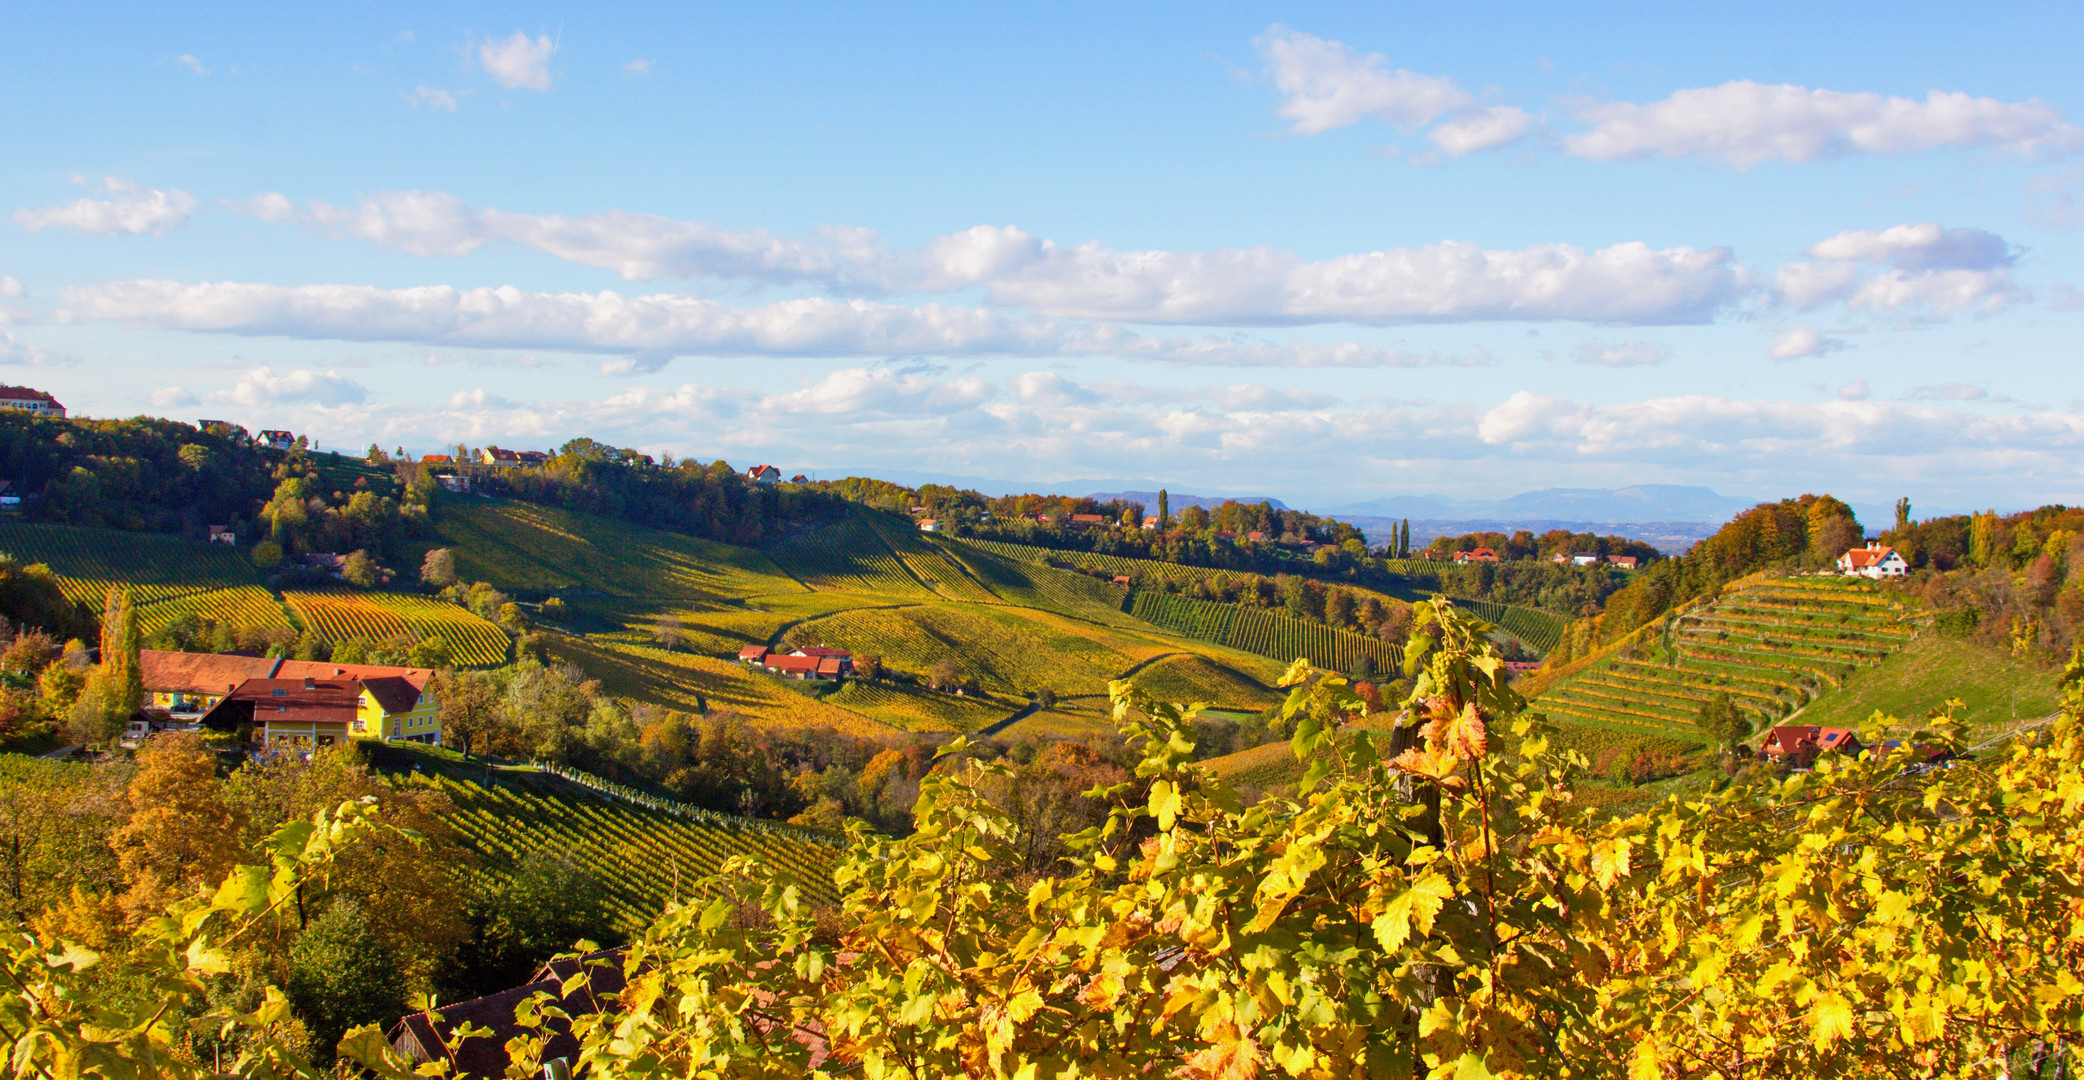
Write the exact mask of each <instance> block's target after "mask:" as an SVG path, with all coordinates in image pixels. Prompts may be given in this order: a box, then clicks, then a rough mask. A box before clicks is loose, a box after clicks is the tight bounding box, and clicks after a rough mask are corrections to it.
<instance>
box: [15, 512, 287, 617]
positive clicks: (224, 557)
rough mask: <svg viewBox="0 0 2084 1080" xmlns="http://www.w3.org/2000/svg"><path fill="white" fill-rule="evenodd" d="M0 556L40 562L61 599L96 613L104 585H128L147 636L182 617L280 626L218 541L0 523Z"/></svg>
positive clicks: (249, 576) (237, 559)
mask: <svg viewBox="0 0 2084 1080" xmlns="http://www.w3.org/2000/svg"><path fill="white" fill-rule="evenodd" d="M0 551H4V552H6V553H7V554H9V555H12V556H13V557H14V558H15V560H16V561H18V562H22V563H43V564H45V565H47V566H49V567H50V568H51V572H52V573H53V574H55V575H57V577H58V587H59V589H60V590H61V591H62V592H64V594H65V597H66V599H68V600H72V601H74V602H76V603H82V604H86V605H87V606H88V607H89V608H90V609H92V610H93V611H95V612H99V611H100V610H101V605H102V601H103V600H104V599H105V598H106V597H107V596H108V591H109V587H110V586H111V585H123V584H127V585H129V586H130V589H131V595H132V596H133V597H134V600H135V603H136V605H137V612H138V622H139V624H140V625H141V626H142V628H143V629H144V632H145V633H147V634H150V633H153V632H155V631H157V630H159V629H160V628H161V627H164V626H166V625H167V624H168V623H171V622H173V621H174V620H175V619H178V618H180V617H182V616H184V615H194V616H196V617H197V618H202V619H210V620H214V621H217V622H220V623H226V624H229V625H232V626H251V627H271V626H287V625H289V620H288V619H287V618H286V617H285V616H284V613H283V610H282V605H281V604H280V603H279V602H277V601H276V600H275V598H274V597H273V596H271V595H269V593H268V591H267V590H266V589H264V588H262V587H261V585H260V583H259V579H258V577H257V576H256V575H255V573H254V570H253V566H252V564H251V563H249V562H247V561H246V559H245V557H244V556H243V555H242V554H241V553H240V552H239V551H238V550H236V549H234V548H231V547H227V546H225V545H221V544H205V543H202V542H200V541H195V540H183V539H181V538H179V537H172V536H163V535H159V534H156V533H134V532H119V531H117V530H114V529H89V528H81V527H78V526H72V525H33V524H27V523H24V522H17V521H0Z"/></svg>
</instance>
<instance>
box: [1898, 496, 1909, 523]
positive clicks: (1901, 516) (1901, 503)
mask: <svg viewBox="0 0 2084 1080" xmlns="http://www.w3.org/2000/svg"><path fill="white" fill-rule="evenodd" d="M1909 528H1910V497H1909V496H1905V497H1903V498H1901V499H1897V500H1896V531H1897V532H1904V531H1906V530H1908V529H1909Z"/></svg>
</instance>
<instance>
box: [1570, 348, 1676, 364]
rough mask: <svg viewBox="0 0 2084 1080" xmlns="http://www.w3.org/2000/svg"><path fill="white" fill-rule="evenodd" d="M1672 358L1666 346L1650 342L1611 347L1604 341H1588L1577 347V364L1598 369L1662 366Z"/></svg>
mask: <svg viewBox="0 0 2084 1080" xmlns="http://www.w3.org/2000/svg"><path fill="white" fill-rule="evenodd" d="M1670 358H1671V352H1670V351H1669V350H1667V349H1666V348H1665V347H1664V346H1662V345H1659V344H1656V343H1655V342H1649V341H1631V342H1628V343H1626V344H1621V345H1609V344H1607V343H1605V342H1602V341H1587V342H1585V343H1584V344H1582V345H1579V346H1578V347H1577V362H1578V363H1580V364H1593V365H1596V366H1598V367H1610V368H1626V367H1643V366H1646V365H1649V364H1662V363H1664V362H1665V361H1666V360H1668V359H1670Z"/></svg>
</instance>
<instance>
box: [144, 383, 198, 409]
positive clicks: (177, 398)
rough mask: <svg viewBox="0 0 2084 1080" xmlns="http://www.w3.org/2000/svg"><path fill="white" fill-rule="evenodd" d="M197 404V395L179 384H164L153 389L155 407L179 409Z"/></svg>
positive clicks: (153, 404)
mask: <svg viewBox="0 0 2084 1080" xmlns="http://www.w3.org/2000/svg"><path fill="white" fill-rule="evenodd" d="M194 404H197V401H196V396H195V395H194V394H191V393H189V392H188V391H187V390H185V389H183V388H181V387H178V386H162V387H160V388H159V389H157V390H154V391H152V407H153V408H155V409H178V408H183V407H185V406H189V405H194Z"/></svg>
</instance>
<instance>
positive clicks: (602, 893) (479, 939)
mask: <svg viewBox="0 0 2084 1080" xmlns="http://www.w3.org/2000/svg"><path fill="white" fill-rule="evenodd" d="M691 880H692V877H691ZM608 899H609V897H608V892H607V887H606V883H605V882H603V881H602V880H601V879H600V876H599V875H597V874H595V873H594V872H593V871H592V870H590V869H588V868H587V866H586V864H585V863H583V862H581V861H580V860H579V859H578V858H577V857H576V856H575V855H573V854H572V853H571V852H570V851H567V850H565V849H563V848H554V847H542V848H537V849H536V850H534V851H531V852H529V853H528V854H526V855H524V856H522V858H521V861H520V864H519V865H518V866H516V867H515V868H514V870H513V872H512V873H511V874H510V875H508V877H507V879H506V882H505V885H504V886H503V887H502V888H500V889H499V890H498V891H497V892H494V893H493V894H492V895H490V896H488V897H485V898H484V899H483V900H482V901H480V905H479V908H478V910H477V912H476V913H475V920H476V922H477V923H478V929H477V933H476V934H475V935H474V937H473V940H472V942H471V944H470V945H469V946H467V947H466V950H465V955H464V956H463V958H462V961H463V966H464V967H465V969H466V971H465V979H464V980H461V981H462V982H463V983H464V985H462V986H459V987H457V989H458V990H460V991H462V992H465V993H483V994H490V993H496V992H498V991H501V990H505V989H508V988H509V987H514V986H519V985H520V984H521V983H523V982H525V981H527V979H528V976H529V974H530V973H531V972H532V971H534V969H535V967H536V965H538V964H541V963H542V962H543V961H545V960H548V959H550V958H551V957H552V956H555V955H557V954H558V953H560V952H565V951H567V950H569V949H570V948H571V947H572V945H573V944H574V943H575V942H577V941H579V940H580V939H582V938H585V939H590V940H594V941H596V942H598V941H600V939H601V937H602V936H603V935H602V928H603V926H604V924H606V923H607V921H608V911H607V904H608Z"/></svg>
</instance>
